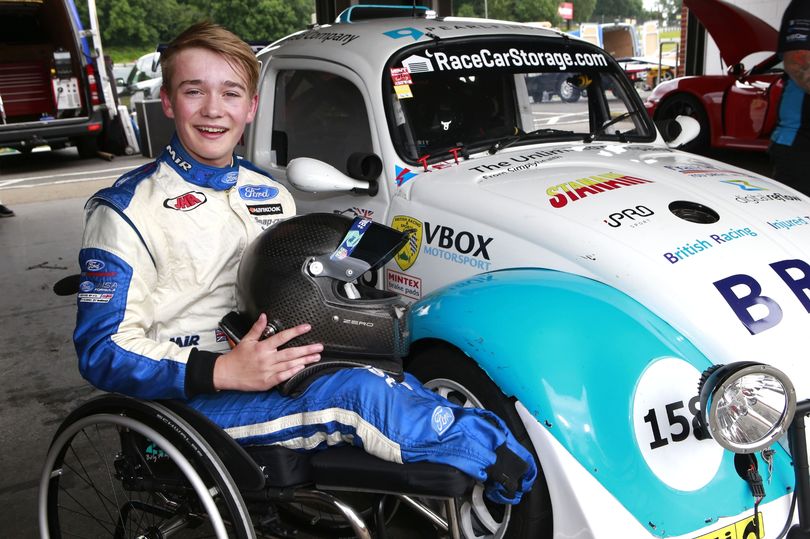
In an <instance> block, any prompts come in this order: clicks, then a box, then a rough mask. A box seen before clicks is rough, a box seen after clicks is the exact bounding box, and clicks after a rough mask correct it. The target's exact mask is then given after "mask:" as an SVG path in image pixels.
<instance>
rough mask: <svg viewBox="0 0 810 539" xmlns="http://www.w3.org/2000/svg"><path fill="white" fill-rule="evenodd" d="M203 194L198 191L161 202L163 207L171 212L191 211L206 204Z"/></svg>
mask: <svg viewBox="0 0 810 539" xmlns="http://www.w3.org/2000/svg"><path fill="white" fill-rule="evenodd" d="M206 200H207V199H206V198H205V193H201V192H200V191H189V192H188V193H183V194H182V195H180V196H177V197H174V198H167V199H166V200H164V201H163V206H164V207H166V208H169V209H172V210H178V211H191V210H193V209H195V208H197V207H199V206H202V205H203V204H205V202H206Z"/></svg>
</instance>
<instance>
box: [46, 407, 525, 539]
mask: <svg viewBox="0 0 810 539" xmlns="http://www.w3.org/2000/svg"><path fill="white" fill-rule="evenodd" d="M482 494H483V489H482V487H481V485H480V484H476V483H475V481H474V480H473V479H472V478H471V477H469V476H467V475H466V474H464V473H462V472H461V471H459V470H457V469H455V468H453V467H451V466H446V465H441V464H434V463H409V464H396V463H391V462H386V461H383V460H380V459H378V458H376V457H373V456H371V455H369V454H367V453H365V452H364V451H362V450H361V449H358V448H355V447H351V446H344V447H333V448H329V449H326V450H324V451H320V452H310V453H301V452H296V451H294V450H291V449H287V448H284V447H281V446H256V447H242V446H240V445H239V444H237V443H236V442H235V441H234V440H233V438H231V437H230V436H229V435H228V434H227V433H225V432H224V431H223V430H222V429H220V428H219V427H218V426H217V425H215V424H213V423H212V422H211V421H210V420H208V418H206V417H205V416H203V415H202V414H200V413H199V412H197V411H196V410H193V409H192V408H190V407H188V406H187V405H185V404H184V403H182V402H180V401H142V400H138V399H133V398H130V397H125V396H122V395H117V394H105V395H101V396H98V397H96V398H93V399H91V400H89V401H88V402H86V403H84V404H82V405H81V406H79V407H78V408H77V409H76V410H74V411H73V412H72V413H71V414H70V415H69V416H68V417H67V418H66V419H65V420H64V421H63V422H62V424H61V425H60V426H59V428H58V430H57V432H56V434H55V435H54V438H53V441H52V444H51V446H50V449H49V451H48V453H47V457H46V463H45V467H44V470H43V474H42V477H41V480H40V490H39V508H38V515H39V525H40V530H41V536H42V537H73V536H79V537H115V538H122V537H144V538H165V537H218V538H222V537H236V538H249V537H357V538H371V537H377V538H380V539H384V538H386V537H391V535H390V532H389V529H388V527H389V525H390V523H391V521H392V519H394V517H395V514H396V513H397V511H402V510H403V509H404V507H407V508H409V510H407V513H406V516H407V517H408V518H410V515H411V513H413V514H416V515H419V516H420V517H422V518H421V519H410V520H408V529H409V532H408V536H409V537H414V536H419V537H426V536H435V537H449V538H453V539H460V538H462V537H465V538H472V537H488V536H491V535H490V534H492V532H494V531H495V530H496V529H497V528H498V525H499V523H498V522H496V521H495V518H497V517H498V515H499V512H500V516H501V517H502V518H508V511H509V507H508V506H497V505H495V506H494V507H493V506H492V505H493V504H490V502H488V501H485V500H484V499H483V496H482ZM487 505H490V506H489V507H487ZM400 520H401V518H400ZM415 520H420V522H415ZM299 532H300V534H299Z"/></svg>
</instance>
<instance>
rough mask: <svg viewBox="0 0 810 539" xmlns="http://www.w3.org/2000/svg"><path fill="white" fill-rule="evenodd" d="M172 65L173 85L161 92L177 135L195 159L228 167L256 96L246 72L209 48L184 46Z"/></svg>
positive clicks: (167, 114)
mask: <svg viewBox="0 0 810 539" xmlns="http://www.w3.org/2000/svg"><path fill="white" fill-rule="evenodd" d="M174 65H175V71H174V75H173V77H172V82H171V84H172V87H171V88H170V89H169V90H168V91H167V90H166V88H161V90H160V99H161V101H162V103H163V112H164V113H165V114H166V116H168V117H169V118H173V119H174V123H175V127H176V129H177V136H178V138H179V139H180V142H181V143H182V144H183V147H184V148H185V149H186V151H188V152H189V153H190V154H191V156H192V157H193V158H195V159H196V160H198V161H199V162H201V163H204V164H206V165H211V166H215V167H224V166H228V165H229V164H230V163H231V156H232V153H233V149H234V147H235V146H236V144H237V143H238V142H239V139H240V138H241V136H242V133H243V132H244V130H245V125H247V124H248V123H250V122H251V121H253V117H254V115H255V114H256V104H257V102H258V96H257V95H256V94H255V92H254V89H253V88H248V87H247V84H246V82H245V77H244V75H243V74H242V73H239V72H238V71H235V70H234V69H233V67H231V65H230V64H229V63H228V61H227V60H226V59H225V58H224V57H223V56H220V55H219V54H217V53H215V52H212V51H209V50H207V49H201V48H190V49H185V50H183V51H181V52H180V53H178V55H177V57H176V58H175V61H174Z"/></svg>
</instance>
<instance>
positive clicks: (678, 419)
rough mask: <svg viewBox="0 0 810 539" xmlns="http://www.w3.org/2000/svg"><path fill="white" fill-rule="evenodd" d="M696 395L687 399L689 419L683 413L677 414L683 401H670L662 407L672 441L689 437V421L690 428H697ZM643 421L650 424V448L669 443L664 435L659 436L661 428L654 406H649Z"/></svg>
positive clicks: (679, 440) (681, 440)
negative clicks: (651, 439) (665, 412)
mask: <svg viewBox="0 0 810 539" xmlns="http://www.w3.org/2000/svg"><path fill="white" fill-rule="evenodd" d="M698 400H699V399H698V397H692V398H691V399H690V400H689V405H688V409H689V413H691V414H692V419H691V421H690V420H689V419H688V418H687V416H685V415H681V414H678V413H677V412H678V410H680V409H681V408H683V401H676V402H670V403H669V404H667V405H666V406H665V407H664V408H665V409H666V411H667V421H669V426H670V431H669V436H670V437H671V438H672V441H673V442H683V441H684V440H686V439H687V438H689V433H690V423H691V428H692V429H698V428H699V427H698V418H697V415H698V413H699V412H698V408H697V405H698ZM644 422H645V423H649V424H650V429H651V430H652V436H653V441H652V442H650V449H658V448H659V447H664V446H665V445H667V444H668V443H669V440H668V439H667V438H666V437H665V436H661V428H660V427H659V424H658V415H657V414H656V413H655V408H650V409H649V411H647V415H645V416H644Z"/></svg>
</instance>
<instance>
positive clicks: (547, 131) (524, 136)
mask: <svg viewBox="0 0 810 539" xmlns="http://www.w3.org/2000/svg"><path fill="white" fill-rule="evenodd" d="M573 134H574V132H573V131H567V130H565V129H554V128H550V127H543V128H541V129H535V130H534V131H529V132H528V133H520V134H517V135H510V136H508V137H504V138H502V139H500V140H498V142H496V143H495V144H493V145H492V146H490V147H489V150H488V151H489V154H490V155H492V154H494V153H496V152H498V151H500V150H503V149H504V148H508V147H509V146H511V145H513V144H516V143H518V142H521V141H523V140H528V139H532V138H535V137H540V136H545V135H573Z"/></svg>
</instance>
